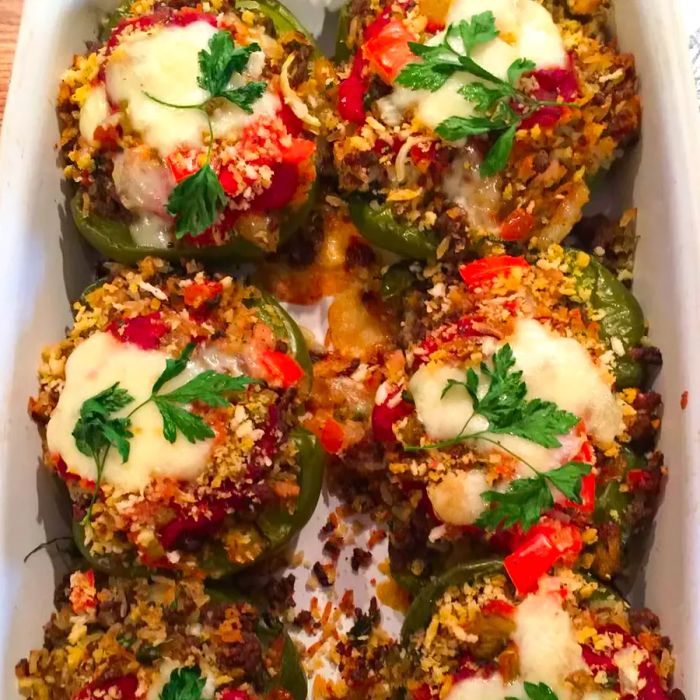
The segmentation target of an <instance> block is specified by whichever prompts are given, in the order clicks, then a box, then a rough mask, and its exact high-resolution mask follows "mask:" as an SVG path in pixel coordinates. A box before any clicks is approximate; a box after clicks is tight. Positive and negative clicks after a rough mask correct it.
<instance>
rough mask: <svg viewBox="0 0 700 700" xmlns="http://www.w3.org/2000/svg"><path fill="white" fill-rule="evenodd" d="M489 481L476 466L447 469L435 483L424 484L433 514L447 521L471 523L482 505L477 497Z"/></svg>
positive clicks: (463, 523) (474, 520) (484, 506)
mask: <svg viewBox="0 0 700 700" xmlns="http://www.w3.org/2000/svg"><path fill="white" fill-rule="evenodd" d="M489 488H490V487H489V483H488V481H486V477H485V476H484V473H483V472H482V471H481V470H480V469H471V470H469V471H454V472H448V473H447V474H446V475H445V478H444V479H443V480H442V481H440V482H439V483H437V484H434V485H433V484H431V485H430V486H428V498H429V499H430V503H431V504H432V506H433V510H434V511H435V515H437V516H438V518H440V520H441V521H442V522H444V523H449V524H450V525H460V526H465V525H471V524H472V523H475V522H476V520H477V518H478V517H479V516H480V515H481V514H482V513H483V512H484V510H485V509H486V503H484V501H483V499H482V498H481V494H482V493H484V491H488V489H489Z"/></svg>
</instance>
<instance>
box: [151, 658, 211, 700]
mask: <svg viewBox="0 0 700 700" xmlns="http://www.w3.org/2000/svg"><path fill="white" fill-rule="evenodd" d="M205 684H206V679H205V678H202V675H201V673H200V670H199V668H197V666H192V667H187V668H176V669H174V670H173V671H172V672H171V673H170V678H169V679H168V682H167V683H166V684H165V685H164V686H163V690H161V691H160V700H201V698H202V691H203V690H204V685H205Z"/></svg>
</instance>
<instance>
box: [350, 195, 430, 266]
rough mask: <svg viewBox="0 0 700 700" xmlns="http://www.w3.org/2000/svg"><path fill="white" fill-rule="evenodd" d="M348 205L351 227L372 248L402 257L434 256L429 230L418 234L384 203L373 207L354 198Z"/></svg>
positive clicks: (420, 231)
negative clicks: (381, 249)
mask: <svg viewBox="0 0 700 700" xmlns="http://www.w3.org/2000/svg"><path fill="white" fill-rule="evenodd" d="M349 206H350V218H351V219H352V222H353V224H355V226H356V227H357V230H358V231H359V232H360V233H361V234H362V235H363V236H364V237H365V238H366V239H367V240H368V241H369V242H370V243H371V244H372V245H375V246H377V247H378V248H383V249H384V250H388V251H390V252H392V253H396V254H397V255H400V256H402V257H404V258H412V259H415V260H428V259H430V258H434V257H435V252H436V250H437V246H438V243H439V241H438V239H437V236H436V235H435V233H434V232H433V231H422V230H421V229H419V228H417V227H416V226H411V225H409V224H406V223H403V222H401V221H400V220H399V219H397V218H396V217H395V216H394V214H393V212H392V211H391V208H390V207H389V206H388V205H386V204H383V205H380V206H379V207H377V208H374V207H372V206H370V204H369V202H368V201H367V200H365V199H363V198H361V197H356V196H355V197H351V198H350V202H349Z"/></svg>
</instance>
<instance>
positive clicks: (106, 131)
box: [92, 124, 121, 148]
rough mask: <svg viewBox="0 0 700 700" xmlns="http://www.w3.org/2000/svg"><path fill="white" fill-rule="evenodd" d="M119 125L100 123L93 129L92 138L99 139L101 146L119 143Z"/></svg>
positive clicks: (112, 145) (110, 146) (112, 146)
mask: <svg viewBox="0 0 700 700" xmlns="http://www.w3.org/2000/svg"><path fill="white" fill-rule="evenodd" d="M120 133H121V127H120V126H119V125H117V124H107V125H104V124H100V125H98V126H97V128H96V129H95V131H94V133H93V135H92V138H93V139H95V141H99V142H100V144H101V145H102V146H105V147H107V148H114V147H115V146H117V144H118V143H119V136H120Z"/></svg>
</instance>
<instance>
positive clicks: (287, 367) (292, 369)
mask: <svg viewBox="0 0 700 700" xmlns="http://www.w3.org/2000/svg"><path fill="white" fill-rule="evenodd" d="M260 362H261V364H262V365H263V367H264V368H265V369H266V370H267V372H268V373H269V374H270V375H271V376H272V378H273V380H276V381H278V382H279V383H280V384H281V385H282V386H283V387H284V388H285V389H289V387H292V386H294V385H295V384H297V383H298V382H299V380H300V379H301V378H302V377H303V376H304V370H303V369H302V368H301V366H300V365H299V363H298V362H297V361H296V360H295V359H294V358H293V357H291V356H290V355H287V354H286V353H284V352H278V351H276V350H264V351H263V353H262V355H261V356H260Z"/></svg>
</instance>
